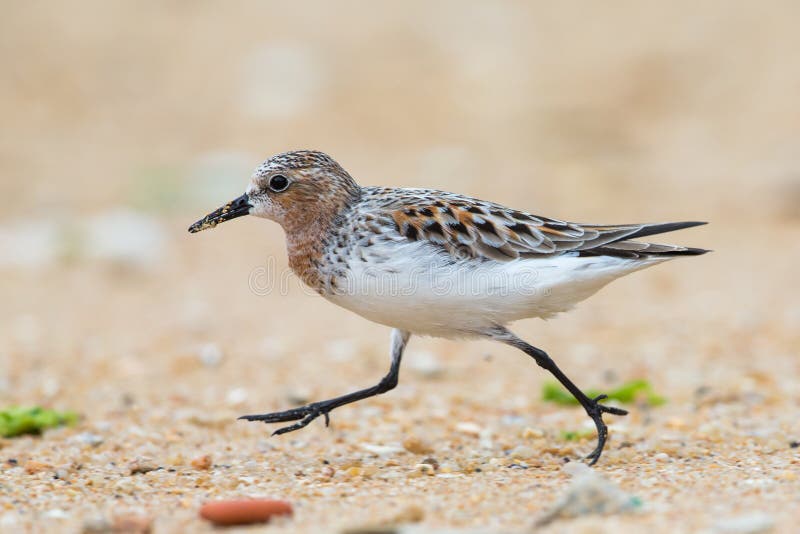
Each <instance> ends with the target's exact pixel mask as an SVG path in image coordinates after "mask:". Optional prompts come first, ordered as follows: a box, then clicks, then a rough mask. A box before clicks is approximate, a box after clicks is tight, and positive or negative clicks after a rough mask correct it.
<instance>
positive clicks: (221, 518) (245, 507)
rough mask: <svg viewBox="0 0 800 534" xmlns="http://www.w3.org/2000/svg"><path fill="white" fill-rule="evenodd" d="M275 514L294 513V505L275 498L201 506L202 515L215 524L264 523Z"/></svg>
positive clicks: (217, 502) (241, 500) (212, 503)
mask: <svg viewBox="0 0 800 534" xmlns="http://www.w3.org/2000/svg"><path fill="white" fill-rule="evenodd" d="M275 515H292V505H291V504H289V503H288V502H286V501H276V500H274V499H237V500H231V501H211V502H207V503H205V504H204V505H203V506H202V507H200V517H202V518H203V519H206V520H208V521H211V522H212V523H214V524H215V525H223V526H228V525H247V524H250V523H264V522H266V521H269V519H270V518H271V517H272V516H275Z"/></svg>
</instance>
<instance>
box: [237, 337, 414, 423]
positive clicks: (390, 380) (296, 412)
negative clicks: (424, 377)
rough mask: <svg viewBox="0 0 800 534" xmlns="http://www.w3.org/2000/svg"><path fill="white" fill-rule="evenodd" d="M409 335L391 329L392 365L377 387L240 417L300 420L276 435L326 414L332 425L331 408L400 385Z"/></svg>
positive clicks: (261, 419) (263, 419)
mask: <svg viewBox="0 0 800 534" xmlns="http://www.w3.org/2000/svg"><path fill="white" fill-rule="evenodd" d="M409 337H410V334H409V333H408V332H404V331H401V330H397V329H395V330H392V348H391V350H392V365H391V367H390V368H389V372H388V373H387V374H386V376H384V377H383V378H381V381H380V382H378V384H377V385H375V386H372V387H370V388H366V389H361V390H359V391H355V392H353V393H348V394H347V395H342V396H341V397H336V398H333V399H328V400H324V401H320V402H312V403H311V404H307V405H305V406H301V407H299V408H294V409H292V410H286V411H284V412H275V413H267V414H260V415H243V416H241V417H240V418H239V419H244V420H246V421H263V422H264V423H284V422H287V421H297V423H295V424H293V425H289V426H285V427H282V428H279V429H278V430H276V431H275V432H273V433H272V435H273V436H274V435H276V434H285V433H287V432H292V431H294V430H299V429H301V428H303V427H305V426H306V425H308V423H310V422H311V421H313V420H314V419H316V418H317V417H319V416H324V417H325V426H328V425H329V424H330V418H329V416H328V414H329V413H330V412H331V411H332V410H334V409H336V408H338V407H339V406H343V405H345V404H350V403H351V402H356V401H360V400H362V399H366V398H369V397H374V396H375V395H380V394H381V393H386V392H387V391H389V390H391V389H394V388H395V386H397V379H398V376H399V373H400V360H401V359H402V358H403V349H405V346H406V343H408V338H409Z"/></svg>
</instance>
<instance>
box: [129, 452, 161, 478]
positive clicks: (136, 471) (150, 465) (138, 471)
mask: <svg viewBox="0 0 800 534" xmlns="http://www.w3.org/2000/svg"><path fill="white" fill-rule="evenodd" d="M156 469H158V465H156V463H155V462H154V461H153V459H152V458H148V457H146V456H138V457H137V458H136V459H135V460H133V461H131V462H129V463H128V470H129V471H130V474H131V475H143V474H145V473H149V472H150V471H155V470H156Z"/></svg>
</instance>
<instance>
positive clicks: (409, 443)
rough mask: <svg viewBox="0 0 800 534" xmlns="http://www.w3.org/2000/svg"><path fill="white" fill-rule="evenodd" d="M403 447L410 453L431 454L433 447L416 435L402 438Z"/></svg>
mask: <svg viewBox="0 0 800 534" xmlns="http://www.w3.org/2000/svg"><path fill="white" fill-rule="evenodd" d="M403 448H404V449H405V450H407V451H408V452H410V453H412V454H431V453H432V452H433V447H431V446H430V444H428V443H427V442H425V441H423V440H421V439H420V438H418V437H416V436H408V437H407V438H406V439H404V440H403Z"/></svg>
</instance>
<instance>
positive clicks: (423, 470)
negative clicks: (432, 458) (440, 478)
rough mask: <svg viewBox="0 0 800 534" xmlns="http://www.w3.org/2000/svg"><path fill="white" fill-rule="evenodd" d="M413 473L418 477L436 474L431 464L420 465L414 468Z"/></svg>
mask: <svg viewBox="0 0 800 534" xmlns="http://www.w3.org/2000/svg"><path fill="white" fill-rule="evenodd" d="M414 471H416V472H417V473H418V474H420V475H428V476H433V475H435V474H436V469H435V468H434V467H433V466H432V465H431V464H426V463H421V464H417V465H415V466H414Z"/></svg>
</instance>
